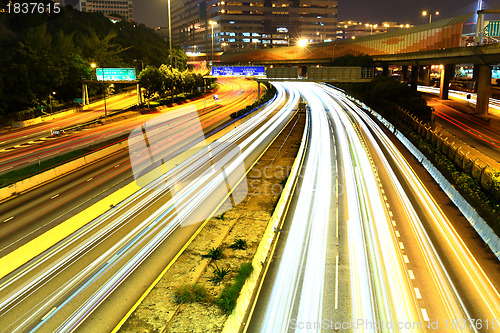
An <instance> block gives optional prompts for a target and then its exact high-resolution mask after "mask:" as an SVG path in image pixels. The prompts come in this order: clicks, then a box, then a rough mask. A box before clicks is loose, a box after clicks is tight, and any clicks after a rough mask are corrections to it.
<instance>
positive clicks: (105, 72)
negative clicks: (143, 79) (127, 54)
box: [96, 68, 135, 81]
mask: <svg viewBox="0 0 500 333" xmlns="http://www.w3.org/2000/svg"><path fill="white" fill-rule="evenodd" d="M96 74H97V80H99V81H132V80H135V68H97V69H96Z"/></svg>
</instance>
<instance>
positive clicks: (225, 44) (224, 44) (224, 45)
mask: <svg viewBox="0 0 500 333" xmlns="http://www.w3.org/2000/svg"><path fill="white" fill-rule="evenodd" d="M221 45H222V47H223V48H224V52H226V46H227V43H226V42H223V43H222V44H221Z"/></svg>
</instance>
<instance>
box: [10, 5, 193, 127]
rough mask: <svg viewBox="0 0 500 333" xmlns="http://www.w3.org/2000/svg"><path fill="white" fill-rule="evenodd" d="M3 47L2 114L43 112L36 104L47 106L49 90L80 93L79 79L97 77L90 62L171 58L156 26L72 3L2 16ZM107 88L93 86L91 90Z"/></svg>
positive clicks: (138, 63)
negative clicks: (114, 19)
mask: <svg viewBox="0 0 500 333" xmlns="http://www.w3.org/2000/svg"><path fill="white" fill-rule="evenodd" d="M41 2H44V3H49V2H51V3H52V1H50V0H42V1H41ZM0 9H1V8H0ZM0 49H1V50H2V52H0V63H1V66H0V115H6V114H10V115H13V114H15V113H16V112H19V111H24V110H36V111H33V112H25V113H24V114H23V115H20V116H19V117H18V118H22V117H24V116H29V115H31V114H33V113H36V112H38V113H40V111H39V110H37V109H36V107H37V106H38V107H40V106H47V105H48V104H49V94H50V93H51V92H55V93H56V94H55V95H54V98H55V99H56V100H59V101H72V100H73V99H74V98H77V97H80V96H81V80H82V79H91V78H95V70H94V69H92V68H91V67H90V64H91V63H96V64H97V66H98V67H134V68H136V69H137V72H140V70H141V69H142V66H143V65H145V66H147V65H152V66H157V67H158V66H161V64H163V63H165V62H167V60H168V59H169V47H168V43H167V42H165V41H164V40H163V39H162V37H161V36H159V35H158V34H156V33H155V31H154V30H153V29H150V28H148V27H146V26H145V25H143V24H137V23H130V22H127V21H126V20H123V21H122V22H118V23H112V22H111V21H110V20H109V19H108V18H106V17H104V16H103V15H102V14H101V13H87V12H80V11H78V10H75V9H72V8H71V7H64V8H62V9H61V12H60V13H58V14H54V13H44V14H38V13H33V14H29V15H28V14H26V15H24V14H19V15H0ZM172 53H173V54H172V58H173V63H174V66H175V67H176V69H178V70H184V69H185V68H186V60H187V59H186V55H185V54H184V53H183V52H182V51H181V50H180V49H179V48H177V47H175V48H174V49H173V52H172ZM104 89H106V86H105V85H104V84H101V85H97V84H94V85H89V93H90V95H94V94H96V93H102V92H103V91H104ZM54 98H53V99H52V100H53V102H54ZM38 115H40V114H38Z"/></svg>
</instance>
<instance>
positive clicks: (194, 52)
mask: <svg viewBox="0 0 500 333" xmlns="http://www.w3.org/2000/svg"><path fill="white" fill-rule="evenodd" d="M193 49H194V51H193V61H194V55H195V54H196V45H193Z"/></svg>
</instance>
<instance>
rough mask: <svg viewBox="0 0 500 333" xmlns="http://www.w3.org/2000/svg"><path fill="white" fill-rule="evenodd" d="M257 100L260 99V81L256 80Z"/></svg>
mask: <svg viewBox="0 0 500 333" xmlns="http://www.w3.org/2000/svg"><path fill="white" fill-rule="evenodd" d="M257 101H260V81H257Z"/></svg>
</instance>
